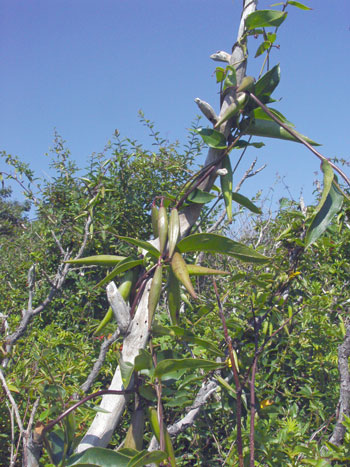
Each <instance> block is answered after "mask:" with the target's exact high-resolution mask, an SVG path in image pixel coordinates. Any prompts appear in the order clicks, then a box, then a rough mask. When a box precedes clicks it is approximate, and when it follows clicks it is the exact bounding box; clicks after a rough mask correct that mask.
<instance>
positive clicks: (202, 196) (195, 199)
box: [187, 188, 217, 204]
mask: <svg viewBox="0 0 350 467" xmlns="http://www.w3.org/2000/svg"><path fill="white" fill-rule="evenodd" d="M216 197H217V196H216V195H214V194H213V193H208V192H207V191H202V190H200V189H199V188H196V189H195V190H193V191H192V192H191V193H190V194H189V195H188V198H187V201H190V202H191V203H198V204H206V203H210V202H211V201H213V199H215V198H216Z"/></svg>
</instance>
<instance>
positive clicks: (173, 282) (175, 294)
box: [167, 268, 181, 326]
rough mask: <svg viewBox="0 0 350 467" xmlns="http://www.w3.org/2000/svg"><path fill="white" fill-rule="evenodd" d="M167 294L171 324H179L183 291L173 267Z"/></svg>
mask: <svg viewBox="0 0 350 467" xmlns="http://www.w3.org/2000/svg"><path fill="white" fill-rule="evenodd" d="M167 295H168V308H169V314H170V320H171V324H172V325H173V326H174V325H176V324H178V319H179V311H180V306H181V292H180V282H179V280H178V279H177V277H176V276H175V274H174V273H173V270H172V268H169V277H168V286H167Z"/></svg>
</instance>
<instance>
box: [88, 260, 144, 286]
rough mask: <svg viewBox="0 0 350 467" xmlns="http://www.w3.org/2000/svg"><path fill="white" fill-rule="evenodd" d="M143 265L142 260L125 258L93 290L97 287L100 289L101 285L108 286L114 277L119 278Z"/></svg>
mask: <svg viewBox="0 0 350 467" xmlns="http://www.w3.org/2000/svg"><path fill="white" fill-rule="evenodd" d="M142 263H143V260H142V259H135V258H131V257H129V258H125V259H123V261H120V263H119V264H118V266H117V267H116V268H114V269H113V271H112V272H110V273H109V274H108V275H107V276H106V277H105V278H104V279H102V281H100V282H99V283H98V284H96V285H95V289H96V288H98V287H102V286H103V285H106V284H109V282H111V281H112V280H113V279H114V278H115V277H116V276H120V274H122V273H123V272H125V271H128V270H129V269H132V268H134V267H136V266H139V265H141V264H142Z"/></svg>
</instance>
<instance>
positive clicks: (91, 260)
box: [65, 255, 126, 266]
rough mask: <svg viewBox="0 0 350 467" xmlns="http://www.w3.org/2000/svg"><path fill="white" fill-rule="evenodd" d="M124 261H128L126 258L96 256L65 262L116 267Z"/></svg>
mask: <svg viewBox="0 0 350 467" xmlns="http://www.w3.org/2000/svg"><path fill="white" fill-rule="evenodd" d="M124 259H126V258H125V256H115V255H96V256H87V257H86V258H79V259H70V260H69V261H65V263H70V264H81V265H97V266H114V265H115V264H118V263H120V261H122V260H124Z"/></svg>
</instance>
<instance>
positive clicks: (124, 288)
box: [94, 268, 137, 336]
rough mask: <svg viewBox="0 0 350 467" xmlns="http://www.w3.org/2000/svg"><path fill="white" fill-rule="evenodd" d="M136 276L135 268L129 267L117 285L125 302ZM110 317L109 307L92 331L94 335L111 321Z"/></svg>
mask: <svg viewBox="0 0 350 467" xmlns="http://www.w3.org/2000/svg"><path fill="white" fill-rule="evenodd" d="M136 276H137V268H133V269H129V270H128V271H126V273H125V274H124V276H123V278H122V282H121V284H120V286H119V287H118V290H119V293H120V295H121V296H122V297H123V299H124V301H125V302H126V301H127V300H128V299H129V297H130V292H131V289H132V286H133V284H134V282H135V281H136ZM112 317H113V310H112V308H111V307H109V308H108V311H107V313H106V314H105V316H104V318H103V319H102V321H101V322H100V324H99V325H98V326H97V328H96V330H95V331H94V336H96V335H97V334H99V333H100V332H101V331H102V329H103V328H104V327H105V326H107V324H108V323H109V322H110V321H111V319H112Z"/></svg>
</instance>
